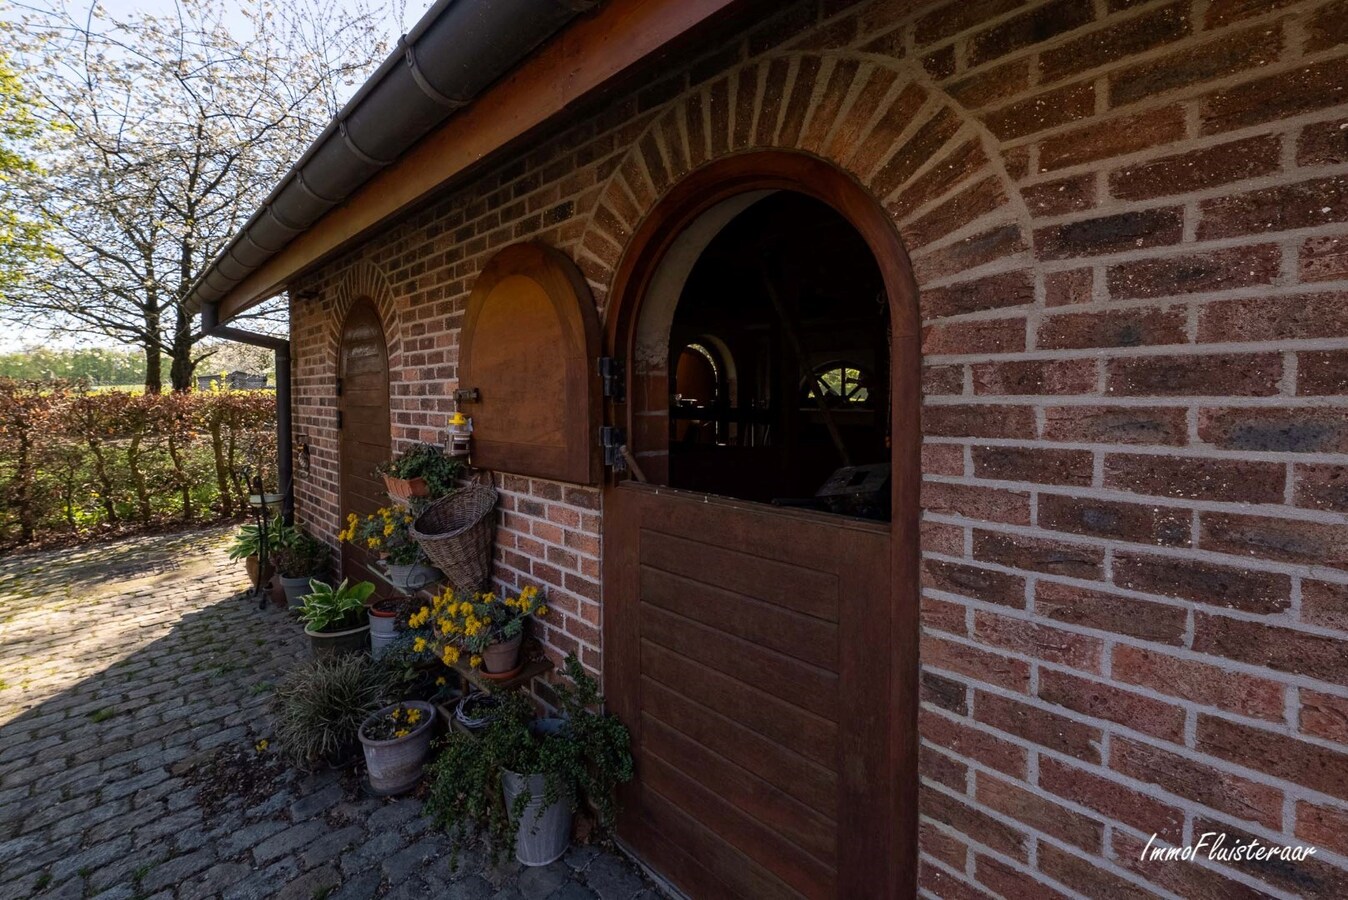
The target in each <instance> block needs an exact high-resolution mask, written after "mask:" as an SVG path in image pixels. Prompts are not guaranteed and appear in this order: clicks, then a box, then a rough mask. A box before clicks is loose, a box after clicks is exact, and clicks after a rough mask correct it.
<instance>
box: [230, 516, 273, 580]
mask: <svg viewBox="0 0 1348 900" xmlns="http://www.w3.org/2000/svg"><path fill="white" fill-rule="evenodd" d="M266 531H267V534H266V544H267V547H266V556H267V566H266V570H265V571H263V568H262V564H261V559H262V555H263V547H262V543H263V536H262V529H261V528H259V527H258V526H257V525H254V524H251V523H250V524H247V525H240V526H239V530H238V531H236V532H235V533H234V541H233V543H231V544H230V545H229V558H230V559H232V560H236V561H237V560H240V559H242V560H244V565H245V567H246V569H247V571H248V580H249V581H250V582H252V585H253V587H254V588H256V587H258V586H259V585H261V584H264V583H266V582H268V581H270V580H271V577H272V575H273V574H275V571H276V568H275V565H274V563H275V553H276V551H277V550H278V549H280V547H281V543H282V541H283V540H284V538H285V536H286V526H285V524H284V523H283V522H282V521H281V520H280V518H277V519H275V520H273V521H272V522H271V523H270V524H269V525H268V526H267V529H266Z"/></svg>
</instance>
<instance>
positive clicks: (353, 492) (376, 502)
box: [337, 300, 391, 583]
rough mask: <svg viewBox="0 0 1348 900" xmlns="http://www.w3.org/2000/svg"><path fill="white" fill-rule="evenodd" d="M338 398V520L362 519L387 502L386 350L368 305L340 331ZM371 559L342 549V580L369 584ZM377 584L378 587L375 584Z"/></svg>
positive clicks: (358, 306) (361, 304)
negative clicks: (380, 473)
mask: <svg viewBox="0 0 1348 900" xmlns="http://www.w3.org/2000/svg"><path fill="white" fill-rule="evenodd" d="M337 374H338V377H339V378H341V380H342V393H341V396H340V397H339V399H338V408H339V409H340V411H341V414H342V430H341V442H340V457H341V458H340V472H341V518H342V522H343V523H345V521H346V517H347V515H348V514H349V513H355V514H356V515H358V516H367V515H370V514H371V513H373V512H375V511H376V510H377V509H379V508H380V507H381V506H384V505H386V504H387V502H388V496H387V494H386V493H385V491H384V483H383V481H382V479H379V478H377V477H376V476H375V474H374V468H375V466H377V465H379V464H380V463H381V462H383V461H384V460H386V459H388V458H389V454H390V452H391V438H390V417H389V386H388V385H389V381H388V347H387V345H386V344H385V343H384V327H383V323H382V322H381V321H380V319H379V313H378V311H377V310H376V309H375V308H374V305H373V304H372V303H370V302H369V301H368V300H358V301H357V302H356V303H355V304H354V305H353V306H352V307H351V310H350V312H348V313H347V317H346V321H345V322H344V323H343V325H342V339H341V347H340V352H339V357H338V373H337ZM373 562H374V558H373V557H372V556H371V555H370V554H369V553H367V552H366V551H365V550H363V549H361V548H359V547H356V546H354V545H352V544H350V543H344V544H343V545H342V576H343V577H345V578H350V579H352V580H353V581H355V580H368V579H370V578H371V577H372V576H371V572H370V566H371V565H372V564H373ZM376 583H379V582H378V581H376Z"/></svg>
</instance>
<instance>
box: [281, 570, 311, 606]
mask: <svg viewBox="0 0 1348 900" xmlns="http://www.w3.org/2000/svg"><path fill="white" fill-rule="evenodd" d="M279 577H280V579H281V589H282V590H283V591H285V592H286V603H287V604H288V605H289V606H290V608H291V609H296V608H298V607H300V606H303V605H304V604H303V603H301V602H300V601H301V600H302V599H304V597H305V596H307V595H308V593H309V579H308V578H307V577H301V578H287V577H286V576H284V575H281V576H279Z"/></svg>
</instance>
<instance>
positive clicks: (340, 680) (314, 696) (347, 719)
mask: <svg viewBox="0 0 1348 900" xmlns="http://www.w3.org/2000/svg"><path fill="white" fill-rule="evenodd" d="M390 685H391V673H390V671H389V670H388V669H387V668H385V667H383V666H379V665H375V664H374V663H372V662H371V661H370V658H369V657H367V656H364V655H359V654H348V655H345V656H335V657H327V658H321V659H314V660H311V661H309V662H307V663H305V664H303V665H301V666H300V667H299V668H298V669H296V670H295V671H294V672H292V673H291V674H290V675H289V676H287V677H286V678H285V679H284V680H283V681H282V682H281V683H280V684H279V685H277V687H276V692H275V694H274V695H273V697H272V704H271V710H272V724H273V726H274V735H275V737H276V742H277V745H278V746H279V748H280V751H281V753H282V754H284V755H285V756H286V757H287V758H288V759H289V760H290V761H291V762H292V763H294V764H295V765H296V766H299V767H300V768H302V769H306V770H307V769H313V768H317V767H321V766H324V765H328V766H338V765H345V764H346V763H348V762H350V761H352V760H354V759H355V758H356V755H357V754H356V748H357V747H358V745H359V740H358V734H359V731H360V726H361V723H362V722H364V721H365V719H366V718H367V717H368V716H369V715H370V713H372V712H374V711H375V710H377V709H379V707H380V706H381V705H382V704H383V703H384V702H385V700H384V698H385V697H387V696H389V693H390Z"/></svg>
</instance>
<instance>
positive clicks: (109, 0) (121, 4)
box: [0, 0, 432, 353]
mask: <svg viewBox="0 0 1348 900" xmlns="http://www.w3.org/2000/svg"><path fill="white" fill-rule="evenodd" d="M91 2H92V0H65V5H66V6H67V7H68V8H69V9H71V10H72V11H75V10H85V9H88V8H89V5H90V3H91ZM431 2H432V0H405V9H404V8H403V7H404V3H400V2H399V0H365V5H366V6H367V7H369V8H374V9H377V8H379V7H385V8H387V9H389V17H388V18H389V34H388V43H389V46H393V44H394V41H395V40H396V38H397V37H398V35H399V34H401V33H403V32H405V31H406V30H407V29H408V28H410V27H412V25H413V23H415V22H416V20H417V19H418V18H419V17H420V16H421V14H422V13H423V12H424V11H425V10H426V9H428V8H429V7H430V3H431ZM18 3H22V4H23V5H27V6H56V5H60V4H61V3H62V0H0V19H10V20H16V19H18V18H20V15H21V10H19V9H18V8H17V4H18ZM98 3H99V6H100V7H102V9H103V10H105V11H106V12H107V14H108V15H109V16H110V17H111V18H114V19H120V18H125V17H127V16H128V15H131V14H134V13H138V12H148V13H154V14H164V13H169V12H172V11H173V10H174V8H175V3H174V0H98ZM228 8H229V11H228V12H227V13H226V15H225V21H226V23H227V24H229V25H230V27H231V30H237V31H239V32H242V31H245V30H247V28H248V27H249V26H248V23H247V20H246V19H244V18H243V16H242V15H240V14H238V12H237V6H236V5H234V4H232V3H231V4H228ZM359 87H360V85H359V84H353V85H351V86H350V87H349V88H346V90H347V94H348V96H349V95H350V94H354V93H355V92H356V90H357V88H359ZM343 100H345V98H343ZM34 346H45V347H87V346H111V347H120V346H124V345H121V344H116V343H113V342H110V341H107V340H97V339H95V338H93V337H91V336H87V335H77V334H66V335H64V336H57V337H52V336H51V335H50V333H49V331H48V323H44V322H34V323H32V326H31V327H29V328H9V327H6V328H4V329H0V353H12V352H15V351H18V350H22V349H24V348H26V347H34Z"/></svg>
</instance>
